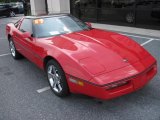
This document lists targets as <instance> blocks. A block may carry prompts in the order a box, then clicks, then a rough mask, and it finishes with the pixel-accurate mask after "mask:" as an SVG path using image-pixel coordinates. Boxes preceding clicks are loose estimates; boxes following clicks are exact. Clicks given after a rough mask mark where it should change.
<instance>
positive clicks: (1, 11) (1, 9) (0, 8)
mask: <svg viewBox="0 0 160 120" xmlns="http://www.w3.org/2000/svg"><path fill="white" fill-rule="evenodd" d="M4 14H5V6H4V5H0V16H3V15H4Z"/></svg>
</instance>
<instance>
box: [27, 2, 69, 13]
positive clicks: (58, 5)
mask: <svg viewBox="0 0 160 120" xmlns="http://www.w3.org/2000/svg"><path fill="white" fill-rule="evenodd" d="M30 3H31V13H32V15H41V14H46V8H45V7H46V6H45V0H30ZM47 4H48V12H49V13H50V14H52V13H70V0H47Z"/></svg>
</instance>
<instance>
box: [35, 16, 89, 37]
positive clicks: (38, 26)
mask: <svg viewBox="0 0 160 120" xmlns="http://www.w3.org/2000/svg"><path fill="white" fill-rule="evenodd" d="M36 20H38V19H36ZM36 20H34V34H35V37H38V38H43V37H52V36H57V35H62V34H66V33H72V32H77V31H82V30H90V27H89V26H87V25H86V24H85V23H83V22H81V21H80V20H78V19H77V18H75V17H71V16H61V17H49V18H43V19H39V21H36Z"/></svg>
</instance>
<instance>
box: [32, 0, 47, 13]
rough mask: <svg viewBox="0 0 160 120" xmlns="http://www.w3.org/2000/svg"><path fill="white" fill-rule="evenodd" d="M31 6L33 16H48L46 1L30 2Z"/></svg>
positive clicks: (33, 0)
mask: <svg viewBox="0 0 160 120" xmlns="http://www.w3.org/2000/svg"><path fill="white" fill-rule="evenodd" d="M30 4H31V14H32V15H41V14H46V6H45V0H30Z"/></svg>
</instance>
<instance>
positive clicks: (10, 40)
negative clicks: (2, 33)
mask: <svg viewBox="0 0 160 120" xmlns="http://www.w3.org/2000/svg"><path fill="white" fill-rule="evenodd" d="M9 48H10V52H11V55H12V57H13V58H14V59H15V60H18V59H20V58H22V55H21V54H20V53H19V52H18V51H17V50H16V47H15V44H14V41H13V40H12V38H9ZM13 49H14V50H13ZM13 52H14V53H13Z"/></svg>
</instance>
